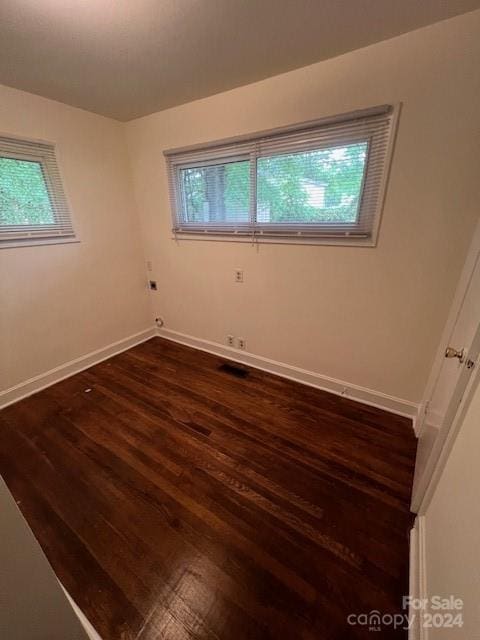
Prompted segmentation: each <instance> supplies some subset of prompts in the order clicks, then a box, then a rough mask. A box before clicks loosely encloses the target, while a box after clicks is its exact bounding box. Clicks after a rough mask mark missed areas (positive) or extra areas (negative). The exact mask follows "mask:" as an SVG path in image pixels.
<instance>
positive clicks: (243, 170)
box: [165, 105, 398, 244]
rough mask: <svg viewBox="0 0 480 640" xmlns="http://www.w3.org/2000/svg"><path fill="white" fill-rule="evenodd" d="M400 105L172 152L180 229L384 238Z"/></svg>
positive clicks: (264, 235) (336, 238)
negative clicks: (378, 235) (385, 206)
mask: <svg viewBox="0 0 480 640" xmlns="http://www.w3.org/2000/svg"><path fill="white" fill-rule="evenodd" d="M397 111H398V109H397V108H393V107H391V106H388V105H387V106H380V107H375V108H372V109H368V110H364V111H361V112H355V113H351V114H344V115H341V116H336V117H332V118H325V119H323V120H320V121H316V122H313V123H312V122H309V123H304V124H301V125H297V126H295V127H288V128H284V129H280V130H276V131H271V132H267V133H260V134H256V135H252V136H248V137H241V138H236V139H230V140H226V141H219V142H214V143H211V144H207V145H199V146H195V147H189V148H184V149H175V150H171V151H166V152H165V156H166V161H167V168H168V177H169V189H170V199H171V206H172V217H173V230H174V232H175V233H176V234H177V233H178V234H195V235H198V234H200V235H208V236H210V235H218V236H237V237H238V236H255V237H256V238H258V239H261V238H276V237H277V238H281V237H285V238H288V237H296V238H300V239H301V238H305V239H309V238H319V239H322V238H323V239H325V240H326V241H334V242H335V241H343V242H344V241H348V242H350V241H351V242H355V241H357V242H358V243H359V244H373V243H375V240H376V233H377V229H378V224H379V220H380V214H381V208H382V204H383V198H384V192H385V186H386V179H387V174H388V167H389V162H390V157H391V153H392V144H393V137H394V129H395V126H394V125H395V122H396V118H397Z"/></svg>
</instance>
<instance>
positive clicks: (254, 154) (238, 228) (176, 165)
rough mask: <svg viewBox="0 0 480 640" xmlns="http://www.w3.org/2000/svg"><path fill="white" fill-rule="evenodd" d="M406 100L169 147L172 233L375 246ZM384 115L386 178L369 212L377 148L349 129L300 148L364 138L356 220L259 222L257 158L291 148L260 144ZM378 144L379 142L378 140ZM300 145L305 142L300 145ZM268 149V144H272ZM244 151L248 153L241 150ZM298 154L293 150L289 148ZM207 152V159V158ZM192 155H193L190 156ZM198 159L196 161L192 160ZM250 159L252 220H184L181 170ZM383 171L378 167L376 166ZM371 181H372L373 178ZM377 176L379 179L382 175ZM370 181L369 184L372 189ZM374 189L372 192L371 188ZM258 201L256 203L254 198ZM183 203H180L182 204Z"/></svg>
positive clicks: (187, 236)
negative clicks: (367, 199) (273, 148)
mask: <svg viewBox="0 0 480 640" xmlns="http://www.w3.org/2000/svg"><path fill="white" fill-rule="evenodd" d="M400 108H401V104H400V103H398V104H395V105H380V106H377V107H372V108H369V109H362V110H359V111H355V112H350V113H345V114H340V115H338V116H331V117H327V118H322V119H320V120H314V121H308V122H304V123H300V124H296V125H291V126H287V127H281V128H277V129H273V130H268V131H263V132H259V133H255V134H251V135H246V136H237V137H235V138H227V139H224V140H219V141H215V142H212V143H207V144H204V145H202V144H199V145H193V146H190V147H183V148H179V149H170V150H167V151H164V156H165V159H166V165H167V175H168V183H169V192H170V205H171V215H172V233H173V235H172V238H174V239H176V240H184V239H185V240H216V241H234V242H252V241H254V242H262V243H275V244H292V243H294V244H298V243H304V244H336V245H358V246H376V244H377V239H378V230H379V226H380V221H381V216H382V213H383V205H384V200H385V195H386V188H387V182H388V177H389V172H390V165H391V160H392V154H393V148H394V143H395V138H396V131H397V126H398V118H399V113H400ZM382 115H384V116H385V118H388V129H387V133H386V134H385V140H386V149H385V152H384V160H383V164H382V165H381V172H382V175H381V180H380V181H379V184H378V186H376V187H375V189H376V191H375V207H374V209H375V210H374V211H373V213H372V211H367V209H366V207H367V205H368V203H367V205H365V203H364V194H365V189H366V186H367V185H370V182H371V181H372V180H377V178H376V177H375V178H373V177H372V172H370V174H369V167H370V170H372V164H371V154H372V150H373V153H374V154H376V153H377V149H376V148H375V145H374V143H373V140H372V139H373V136H372V135H366V134H361V133H355V131H354V132H353V134H351V135H349V134H348V131H347V132H345V134H344V135H343V134H342V135H340V137H338V138H337V140H336V141H335V143H334V144H332V143H328V142H325V143H323V144H321V145H319V146H312V147H307V148H304V149H301V148H299V150H298V153H306V152H307V151H308V150H320V149H322V148H334V147H338V146H348V145H351V144H356V143H361V142H364V143H366V144H367V153H366V158H365V164H364V170H363V175H362V184H361V188H360V201H359V205H358V218H357V222H355V223H353V224H348V223H336V224H329V223H310V224H308V223H302V222H291V223H277V224H275V223H264V222H258V220H257V219H256V213H257V193H256V192H257V188H256V187H257V184H256V182H257V162H258V160H259V159H260V158H262V157H272V155H284V154H288V152H278V153H277V154H271V153H264V154H263V153H258V150H257V147H258V145H259V144H261V143H262V141H265V140H267V143H268V141H272V140H273V141H274V143H275V142H276V141H277V140H281V139H282V137H285V138H288V136H289V135H291V134H294V135H295V134H299V135H303V134H309V132H314V133H316V132H318V131H328V128H329V127H335V126H336V125H342V124H345V125H346V126H347V127H348V125H349V124H351V123H353V124H355V123H357V122H363V121H365V122H366V121H368V119H369V118H370V119H371V118H375V117H379V116H382ZM375 144H376V143H375ZM299 146H300V145H299ZM267 149H268V145H267ZM242 150H243V152H242ZM290 153H293V152H290ZM202 154H204V156H205V157H204V158H203V159H202ZM189 158H190V159H189ZM192 158H193V160H192ZM242 160H250V199H251V205H250V210H249V220H248V222H247V223H238V222H237V223H233V224H228V223H225V224H219V225H214V224H211V223H204V224H192V223H188V222H185V221H184V220H181V217H182V216H183V211H184V209H183V205H182V194H181V193H180V190H181V187H180V183H181V180H180V175H181V171H182V169H183V170H184V169H188V168H194V167H195V166H196V167H204V166H208V165H220V164H226V163H228V162H232V161H233V162H234V161H242ZM373 168H374V169H375V171H376V172H377V173H378V166H377V165H373ZM369 181H370V182H369ZM377 181H378V180H377ZM371 188H372V187H371V185H370V189H371ZM369 193H370V192H369ZM252 201H253V202H252ZM179 206H180V208H179Z"/></svg>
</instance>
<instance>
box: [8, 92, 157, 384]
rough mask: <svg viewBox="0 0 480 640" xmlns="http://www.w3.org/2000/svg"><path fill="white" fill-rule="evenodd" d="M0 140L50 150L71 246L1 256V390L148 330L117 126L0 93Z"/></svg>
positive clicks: (25, 97) (142, 272) (120, 132)
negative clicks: (75, 239)
mask: <svg viewBox="0 0 480 640" xmlns="http://www.w3.org/2000/svg"><path fill="white" fill-rule="evenodd" d="M0 131H1V132H2V133H4V134H11V135H14V136H15V135H19V136H24V137H31V138H40V139H44V140H49V141H53V142H55V143H57V148H58V154H59V164H60V167H61V170H62V172H63V177H64V182H65V188H66V191H67V194H68V196H69V199H70V202H71V207H72V212H73V216H74V223H75V229H76V231H77V232H78V235H79V237H80V239H81V242H80V243H78V244H58V245H49V246H35V247H21V248H10V249H0V389H7V388H9V387H11V386H13V385H16V384H18V383H20V382H23V381H25V380H26V379H28V378H31V377H32V376H36V375H38V374H41V373H44V372H45V371H47V370H49V369H51V368H53V367H56V366H58V365H61V364H63V363H65V362H67V361H70V360H72V359H75V358H78V357H80V356H83V355H85V354H87V353H89V352H91V351H94V350H96V349H100V348H103V347H105V346H106V345H109V344H111V343H113V342H115V341H117V340H121V339H123V338H125V337H127V336H130V335H132V334H134V333H136V332H139V331H142V330H143V329H145V328H146V327H148V326H151V325H152V320H151V312H150V307H149V301H148V295H147V292H146V286H145V269H144V257H143V249H142V246H141V238H140V232H139V224H138V218H137V214H136V211H135V206H134V202H133V197H132V189H131V178H130V173H129V167H128V161H127V153H126V146H125V140H124V136H123V130H122V125H121V124H120V123H118V122H115V121H113V120H108V119H107V118H103V117H100V116H96V115H93V114H90V113H87V112H85V111H81V110H79V109H74V108H71V107H67V106H64V105H61V104H59V103H56V102H53V101H50V100H45V99H43V98H39V97H37V96H33V95H31V94H27V93H24V92H21V91H16V90H14V89H9V88H7V87H0Z"/></svg>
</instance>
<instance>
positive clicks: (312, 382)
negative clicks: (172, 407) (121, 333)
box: [157, 328, 418, 428]
mask: <svg viewBox="0 0 480 640" xmlns="http://www.w3.org/2000/svg"><path fill="white" fill-rule="evenodd" d="M157 335H158V336H159V337H161V338H166V339H167V340H172V341H173V342H179V343H180V344H185V345H187V346H189V347H194V348H195V349H200V350H201V351H207V352H208V353H213V354H214V355H217V356H221V357H223V358H228V359H229V360H234V361H235V362H240V363H242V364H245V365H248V366H250V367H254V368H255V369H261V370H262V371H268V372H269V373H274V374H275V375H277V376H281V377H283V378H288V379H289V380H295V381H296V382H301V383H303V384H306V385H309V386H311V387H316V388H317V389H322V390H323V391H329V392H331V393H335V394H336V395H340V396H344V397H346V398H349V399H350V400H358V401H359V402H363V403H364V404H368V405H370V406H372V407H377V408H378V409H384V410H385V411H390V412H391V413H395V414H397V415H400V416H406V417H408V418H411V419H412V420H413V426H414V428H415V421H416V418H417V413H418V404H416V403H415V402H410V401H409V400H403V399H401V398H396V397H394V396H389V395H387V394H385V393H382V392H381V391H373V390H372V389H367V388H365V387H360V386H358V385H355V384H351V383H349V382H344V381H343V380H337V379H335V378H330V377H329V376H325V375H322V374H320V373H316V372H314V371H308V370H307V369H301V368H300V367H295V366H293V365H290V364H285V363H283V362H277V361H276V360H271V359H270V358H265V357H263V356H257V355H255V354H253V353H248V352H246V351H238V349H233V348H232V347H227V346H226V345H222V344H220V343H218V342H212V341H210V340H203V339H202V338H195V337H194V336H189V335H187V334H184V333H179V332H178V331H172V330H171V329H164V328H161V329H157Z"/></svg>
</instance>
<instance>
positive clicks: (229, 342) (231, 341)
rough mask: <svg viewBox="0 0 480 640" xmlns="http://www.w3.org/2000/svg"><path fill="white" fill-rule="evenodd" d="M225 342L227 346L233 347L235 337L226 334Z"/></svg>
mask: <svg viewBox="0 0 480 640" xmlns="http://www.w3.org/2000/svg"><path fill="white" fill-rule="evenodd" d="M227 344H228V346H229V347H234V346H235V338H234V337H233V336H230V335H228V336H227Z"/></svg>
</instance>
